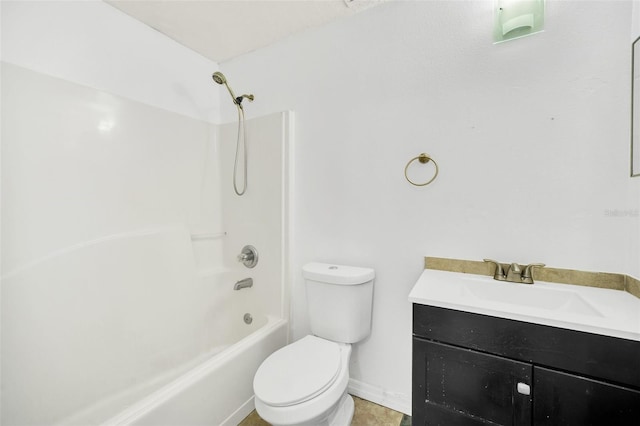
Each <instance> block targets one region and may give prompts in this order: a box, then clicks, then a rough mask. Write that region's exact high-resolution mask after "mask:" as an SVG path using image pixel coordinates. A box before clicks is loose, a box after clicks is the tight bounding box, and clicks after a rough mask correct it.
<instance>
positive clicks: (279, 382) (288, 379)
mask: <svg viewBox="0 0 640 426" xmlns="http://www.w3.org/2000/svg"><path fill="white" fill-rule="evenodd" d="M350 357H351V345H349V344H346V343H336V342H331V341H329V340H325V339H322V338H320V337H316V336H306V337H304V338H302V339H300V340H298V341H297V342H295V343H292V344H290V345H288V346H285V347H284V348H282V349H280V350H279V351H276V352H274V353H273V354H271V356H269V357H268V358H267V359H266V360H265V361H264V362H263V363H262V365H261V366H260V368H259V369H258V371H257V373H256V375H255V378H254V382H253V383H254V384H253V388H254V392H255V404H256V410H257V412H258V413H259V414H260V417H262V418H263V419H264V420H265V421H267V422H269V423H271V424H272V425H276V426H277V425H315V426H329V425H344V426H346V425H348V424H349V423H350V421H351V418H352V417H353V399H352V398H351V396H350V395H348V394H347V385H348V383H349V359H350Z"/></svg>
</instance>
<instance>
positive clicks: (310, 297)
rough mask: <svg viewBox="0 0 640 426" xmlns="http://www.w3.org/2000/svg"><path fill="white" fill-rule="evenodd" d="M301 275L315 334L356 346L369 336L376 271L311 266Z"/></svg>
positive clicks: (315, 264) (314, 264) (303, 270)
mask: <svg viewBox="0 0 640 426" xmlns="http://www.w3.org/2000/svg"><path fill="white" fill-rule="evenodd" d="M302 275H303V277H304V278H305V283H306V291H307V306H308V311H309V322H310V325H311V333H312V334H314V335H316V336H318V337H322V338H324V339H328V340H332V341H334V342H342V343H355V342H358V341H360V340H362V339H364V338H365V337H367V336H368V335H369V333H370V332H371V308H372V302H373V278H374V277H375V272H374V270H373V269H370V268H358V267H355V266H343V265H334V264H326V263H308V264H306V265H304V267H303V268H302Z"/></svg>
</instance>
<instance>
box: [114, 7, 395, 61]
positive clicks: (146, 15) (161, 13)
mask: <svg viewBox="0 0 640 426" xmlns="http://www.w3.org/2000/svg"><path fill="white" fill-rule="evenodd" d="M105 1H106V2H107V3H109V4H110V5H112V6H114V7H116V8H118V9H120V10H121V11H122V12H124V13H126V14H128V15H130V16H132V17H133V18H135V19H137V20H139V21H141V22H143V23H145V24H147V25H149V26H150V27H152V28H155V29H156V30H158V31H160V32H161V33H163V34H165V35H167V36H168V37H170V38H172V39H174V40H175V41H177V42H178V43H180V44H182V45H184V46H186V47H188V48H190V49H192V50H195V51H196V52H198V53H200V54H201V55H203V56H205V57H207V58H209V59H211V60H213V61H215V62H218V63H220V62H224V61H226V60H228V59H231V58H233V57H236V56H239V55H242V54H243V53H247V52H250V51H252V50H255V49H258V48H260V47H264V46H267V45H269V44H272V43H275V42H277V41H278V40H281V39H283V38H285V37H287V36H289V35H290V34H294V33H296V32H299V31H303V30H305V29H307V28H311V27H315V26H318V25H322V24H324V23H327V22H329V21H331V20H333V19H337V18H339V17H342V16H347V15H351V14H353V13H356V12H357V11H359V10H362V9H363V8H366V7H368V6H372V5H374V4H376V3H379V2H380V1H382V0H353V1H350V0H203V1H197V0H195V1H194V0H169V1H167V0H105Z"/></svg>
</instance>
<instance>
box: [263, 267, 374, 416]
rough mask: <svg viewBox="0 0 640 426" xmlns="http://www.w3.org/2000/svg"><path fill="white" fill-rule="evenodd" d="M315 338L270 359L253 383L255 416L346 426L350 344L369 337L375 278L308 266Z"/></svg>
mask: <svg viewBox="0 0 640 426" xmlns="http://www.w3.org/2000/svg"><path fill="white" fill-rule="evenodd" d="M302 275H303V276H304V278H305V283H306V290H307V304H308V309H309V321H310V326H311V333H313V334H312V335H308V336H305V337H303V338H302V339H300V340H298V341H296V342H294V343H292V344H290V345H288V346H285V347H284V348H282V349H280V350H278V351H276V352H274V353H273V354H271V355H270V356H269V357H268V358H267V359H266V360H265V361H264V362H263V363H262V365H260V368H258V371H257V372H256V375H255V377H254V379H253V391H254V393H255V404H256V411H257V412H258V414H259V415H260V417H262V418H263V419H264V420H266V421H267V422H269V423H271V424H272V425H276V426H277V425H314V426H325V425H326V426H329V425H331V426H348V425H349V424H350V423H351V419H352V418H353V398H351V396H350V395H348V394H347V385H348V383H349V358H350V357H351V343H355V342H359V341H360V340H362V339H364V338H365V337H367V336H368V335H369V333H370V332H371V304H372V300H373V278H374V276H375V272H374V271H373V269H369V268H356V267H353V266H340V265H328V264H324V263H309V264H307V265H305V266H304V267H303V268H302Z"/></svg>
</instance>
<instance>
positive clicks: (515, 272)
mask: <svg viewBox="0 0 640 426" xmlns="http://www.w3.org/2000/svg"><path fill="white" fill-rule="evenodd" d="M483 260H484V261H485V262H489V263H493V264H495V265H496V270H495V273H494V274H493V279H494V280H498V281H509V282H512V283H522V284H533V275H532V274H531V272H532V270H533V268H536V267H537V268H542V267H543V266H545V265H544V263H531V264H529V265H526V266H524V269H523V267H522V265H518V264H517V263H515V262H514V263H512V264H511V265H510V266H509V268H508V269H507V273H506V274H505V272H504V268H503V266H502V264H501V263H500V262H497V261H495V260H491V259H483Z"/></svg>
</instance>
